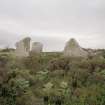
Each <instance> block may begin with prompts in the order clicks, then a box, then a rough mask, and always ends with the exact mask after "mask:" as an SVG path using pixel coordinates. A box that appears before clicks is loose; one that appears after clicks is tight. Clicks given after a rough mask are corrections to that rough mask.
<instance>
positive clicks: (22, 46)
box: [15, 37, 31, 57]
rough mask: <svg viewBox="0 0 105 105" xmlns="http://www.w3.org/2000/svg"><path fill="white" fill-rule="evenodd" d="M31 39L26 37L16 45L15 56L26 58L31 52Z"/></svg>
mask: <svg viewBox="0 0 105 105" xmlns="http://www.w3.org/2000/svg"><path fill="white" fill-rule="evenodd" d="M30 40H31V38H30V37H26V38H24V39H22V40H20V41H19V42H17V43H16V50H15V54H16V56H19V57H26V56H28V55H29V52H30Z"/></svg>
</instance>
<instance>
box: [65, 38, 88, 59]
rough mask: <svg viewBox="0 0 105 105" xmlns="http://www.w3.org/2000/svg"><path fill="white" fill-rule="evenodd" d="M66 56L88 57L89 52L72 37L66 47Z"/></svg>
mask: <svg viewBox="0 0 105 105" xmlns="http://www.w3.org/2000/svg"><path fill="white" fill-rule="evenodd" d="M64 56H66V57H87V56H88V53H87V52H86V51H85V50H83V49H82V48H81V47H80V45H79V44H78V42H77V41H76V40H75V39H73V38H72V39H70V40H69V41H68V42H67V43H66V46H65V48H64Z"/></svg>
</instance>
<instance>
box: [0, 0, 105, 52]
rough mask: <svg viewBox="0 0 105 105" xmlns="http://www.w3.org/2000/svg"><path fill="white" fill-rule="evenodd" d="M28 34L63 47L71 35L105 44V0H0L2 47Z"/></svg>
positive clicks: (49, 47)
mask: <svg viewBox="0 0 105 105" xmlns="http://www.w3.org/2000/svg"><path fill="white" fill-rule="evenodd" d="M25 36H30V37H31V38H32V41H40V42H42V43H43V44H44V50H45V51H61V50H63V48H64V44H65V42H66V41H67V40H69V39H70V38H71V37H74V38H76V39H77V40H78V41H79V43H80V45H81V46H82V47H86V48H105V0H0V47H6V46H11V47H13V46H14V44H15V42H16V41H18V40H20V39H21V38H23V37H25Z"/></svg>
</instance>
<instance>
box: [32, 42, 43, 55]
mask: <svg viewBox="0 0 105 105" xmlns="http://www.w3.org/2000/svg"><path fill="white" fill-rule="evenodd" d="M42 51H43V44H42V43H40V42H34V43H33V44H32V50H31V52H32V53H37V54H40V53H41V52H42Z"/></svg>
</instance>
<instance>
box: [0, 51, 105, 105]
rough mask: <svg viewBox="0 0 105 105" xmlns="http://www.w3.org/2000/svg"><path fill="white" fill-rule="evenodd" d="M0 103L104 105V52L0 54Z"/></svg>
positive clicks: (10, 104) (21, 104)
mask: <svg viewBox="0 0 105 105" xmlns="http://www.w3.org/2000/svg"><path fill="white" fill-rule="evenodd" d="M0 105H105V53H103V54H101V56H100V55H96V56H94V57H89V58H64V57H63V56H62V54H61V53H42V54H41V55H30V56H29V57H25V58H16V57H15V56H14V55H12V54H10V53H3V52H2V53H1V54H0Z"/></svg>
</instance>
